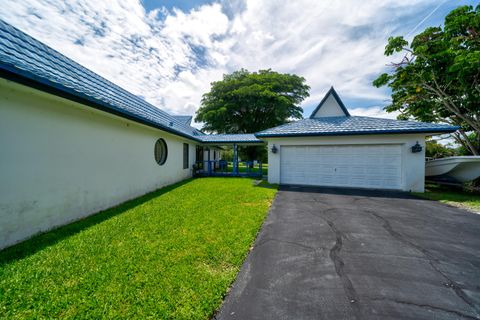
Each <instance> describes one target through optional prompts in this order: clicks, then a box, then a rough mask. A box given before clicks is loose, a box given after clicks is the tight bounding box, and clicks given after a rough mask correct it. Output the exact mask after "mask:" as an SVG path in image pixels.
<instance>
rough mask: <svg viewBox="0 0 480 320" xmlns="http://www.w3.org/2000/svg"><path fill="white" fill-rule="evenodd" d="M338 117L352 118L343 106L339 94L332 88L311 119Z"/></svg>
mask: <svg viewBox="0 0 480 320" xmlns="http://www.w3.org/2000/svg"><path fill="white" fill-rule="evenodd" d="M322 107H323V109H322ZM338 116H344V117H350V113H349V112H348V110H347V108H346V107H345V105H344V104H343V101H342V99H340V97H339V95H338V93H337V92H336V91H335V88H334V87H333V86H331V87H330V89H329V90H328V91H327V93H326V94H325V96H324V97H323V99H322V101H320V103H319V104H318V106H317V107H316V108H315V110H313V112H312V114H311V115H310V119H313V118H325V117H338Z"/></svg>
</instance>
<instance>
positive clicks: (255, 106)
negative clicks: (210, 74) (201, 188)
mask: <svg viewBox="0 0 480 320" xmlns="http://www.w3.org/2000/svg"><path fill="white" fill-rule="evenodd" d="M308 90H310V87H309V86H308V85H306V84H305V78H303V77H299V76H297V75H294V74H281V73H278V72H275V71H272V70H270V69H269V70H260V71H258V72H249V71H248V70H245V69H241V70H239V71H235V72H233V73H232V74H228V75H224V76H223V80H221V81H216V82H213V83H212V87H211V89H210V92H208V93H205V94H204V95H203V98H202V105H201V107H200V108H199V109H198V110H197V113H196V117H195V121H197V122H203V124H204V125H203V128H202V129H203V130H205V131H207V132H216V133H255V132H258V131H262V130H265V129H268V128H271V127H275V126H278V125H281V124H284V123H286V122H288V121H289V119H300V118H302V111H303V110H302V108H301V107H300V103H301V102H302V101H303V100H304V99H305V98H306V97H308V96H309V93H308ZM242 155H243V156H244V157H245V158H247V159H249V160H261V159H262V158H265V155H266V151H265V148H259V147H244V148H242Z"/></svg>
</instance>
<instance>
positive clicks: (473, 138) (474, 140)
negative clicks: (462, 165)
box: [455, 133, 480, 156]
mask: <svg viewBox="0 0 480 320" xmlns="http://www.w3.org/2000/svg"><path fill="white" fill-rule="evenodd" d="M466 139H468V140H469V141H470V144H471V145H473V146H475V148H478V149H480V143H479V139H478V136H477V134H476V133H470V134H469V135H467V138H466ZM455 154H456V155H458V156H468V155H471V154H472V153H471V152H470V150H469V149H468V148H467V147H466V145H465V144H462V145H460V146H459V147H458V148H457V149H456V150H455Z"/></svg>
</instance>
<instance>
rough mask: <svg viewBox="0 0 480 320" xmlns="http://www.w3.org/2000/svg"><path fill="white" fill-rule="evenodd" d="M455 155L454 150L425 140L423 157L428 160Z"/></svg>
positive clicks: (433, 141)
mask: <svg viewBox="0 0 480 320" xmlns="http://www.w3.org/2000/svg"><path fill="white" fill-rule="evenodd" d="M454 155H455V149H452V148H449V147H447V146H445V145H442V144H440V143H438V142H437V141H435V140H427V141H426V148H425V156H426V157H428V158H436V159H437V158H444V157H451V156H454Z"/></svg>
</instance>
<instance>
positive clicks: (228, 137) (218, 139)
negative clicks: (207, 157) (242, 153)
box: [201, 133, 264, 144]
mask: <svg viewBox="0 0 480 320" xmlns="http://www.w3.org/2000/svg"><path fill="white" fill-rule="evenodd" d="M201 138H202V141H203V142H204V143H227V144H230V143H263V142H264V141H262V140H260V139H258V138H257V137H255V135H254V134H253V133H247V134H210V135H204V136H202V137H201Z"/></svg>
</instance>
